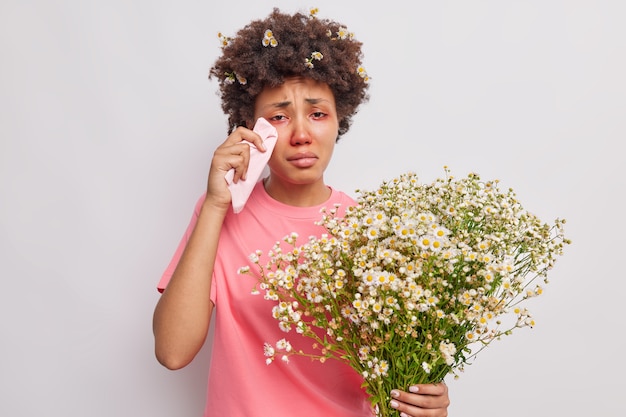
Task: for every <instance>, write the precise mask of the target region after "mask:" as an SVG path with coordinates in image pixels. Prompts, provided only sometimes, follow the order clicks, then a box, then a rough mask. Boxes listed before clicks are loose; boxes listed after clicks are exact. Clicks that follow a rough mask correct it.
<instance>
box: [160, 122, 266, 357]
mask: <svg viewBox="0 0 626 417" xmlns="http://www.w3.org/2000/svg"><path fill="white" fill-rule="evenodd" d="M243 140H247V141H249V142H252V143H254V144H255V145H256V147H257V148H258V149H262V150H264V149H265V148H264V147H263V141H262V139H261V138H260V136H259V135H257V134H256V133H254V132H252V131H251V130H248V129H246V128H243V127H239V128H237V129H236V130H235V131H234V132H233V133H232V134H231V135H230V136H228V138H227V139H226V141H225V142H224V143H223V144H222V145H220V146H219V147H218V148H217V149H216V151H215V154H214V155H213V159H212V161H211V168H210V171H209V178H208V183H207V193H206V198H205V200H204V203H203V204H202V208H201V210H200V213H199V215H198V220H197V223H196V226H195V228H194V230H193V232H192V233H191V236H190V238H189V241H188V242H187V245H186V247H185V250H184V251H183V253H182V256H181V258H180V261H179V263H178V265H177V267H176V269H175V271H174V274H173V275H172V278H171V279H170V281H169V283H168V285H167V287H166V288H165V290H164V291H163V294H162V295H161V298H160V299H159V301H158V302H157V305H156V307H155V310H154V316H153V333H154V339H155V354H156V357H157V360H158V361H159V362H160V363H161V364H162V365H163V366H165V367H166V368H168V369H180V368H183V367H185V366H186V365H188V364H189V363H190V362H191V361H192V360H193V358H194V357H195V356H196V354H197V353H198V352H199V351H200V349H201V348H202V345H203V344H204V341H205V339H206V336H207V333H208V330H209V325H210V321H211V313H212V311H213V303H212V301H211V299H210V294H211V278H212V276H213V267H214V265H215V257H216V253H217V247H218V242H219V236H220V231H221V229H222V223H223V221H224V218H225V216H226V213H227V212H228V210H229V205H230V202H231V196H230V191H229V190H228V186H227V184H226V181H225V179H224V176H225V175H226V173H227V172H228V171H229V170H230V169H231V168H234V169H235V175H234V181H238V180H239V179H242V178H245V175H246V171H247V168H248V163H249V159H250V146H249V145H248V144H246V143H242V141H243Z"/></svg>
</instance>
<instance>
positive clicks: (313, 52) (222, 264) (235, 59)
mask: <svg viewBox="0 0 626 417" xmlns="http://www.w3.org/2000/svg"><path fill="white" fill-rule="evenodd" d="M315 13H316V10H312V12H311V14H309V15H306V14H301V13H295V14H293V15H288V14H284V13H281V12H280V11H279V10H278V9H274V11H273V12H272V13H271V14H270V15H269V16H268V17H267V18H265V19H263V20H256V21H253V22H251V23H249V24H248V25H247V26H245V27H244V28H243V29H241V30H240V31H239V32H238V33H237V35H236V36H235V37H233V38H228V37H225V36H223V35H220V38H221V40H222V42H223V50H222V52H223V53H222V56H221V57H219V58H218V59H217V61H216V63H215V65H214V66H213V67H212V68H211V72H210V77H212V78H213V77H214V78H217V79H218V81H219V84H220V92H221V97H222V108H223V110H224V112H225V113H226V114H227V115H228V117H229V123H230V126H231V128H230V129H229V136H228V137H227V138H226V140H225V141H224V142H223V143H222V144H221V145H220V146H219V147H218V148H217V149H216V150H215V153H214V155H213V159H212V162H211V168H210V172H209V176H208V184H207V190H206V193H205V195H203V196H202V197H201V198H200V200H199V201H198V203H197V205H196V207H195V211H194V215H193V217H192V220H191V222H190V224H189V227H188V229H187V232H186V233H185V235H184V236H183V239H182V241H181V243H180V245H179V247H178V250H177V251H176V253H175V255H174V257H173V259H172V261H171V262H170V265H169V267H168V268H167V270H166V271H165V273H164V274H163V277H162V278H161V281H160V282H159V286H158V288H159V290H160V291H162V295H161V298H160V300H159V302H158V303H157V306H156V308H155V312H154V335H155V351H156V356H157V359H158V360H159V362H160V363H162V364H163V365H164V366H165V367H167V368H169V369H179V368H182V367H184V366H186V365H187V364H189V363H190V362H191V361H192V360H193V358H194V356H195V355H196V354H197V353H198V351H199V350H200V349H201V347H202V345H203V343H204V341H205V339H206V336H207V333H208V329H209V325H210V322H211V317H212V313H213V309H214V308H215V323H214V325H215V333H214V340H213V347H212V355H213V356H212V360H211V369H210V371H209V384H208V393H207V403H206V409H205V413H204V416H205V417H209V416H230V417H238V416H242V417H243V416H251V415H252V416H259V415H272V416H285V417H287V416H289V417H292V416H296V415H303V416H338V417H339V416H341V417H344V416H355V417H356V416H359V417H365V416H371V415H373V412H372V410H371V406H370V404H369V401H368V399H367V395H366V393H365V392H364V390H363V389H362V388H361V382H362V379H361V376H360V375H359V374H357V373H356V372H355V371H354V370H352V369H351V368H350V367H349V366H348V365H345V364H343V363H339V362H338V361H328V362H326V363H323V364H322V363H319V362H316V361H309V360H307V359H306V358H297V359H294V360H292V361H291V362H290V363H289V364H286V363H274V364H272V365H271V366H266V365H265V362H264V357H263V343H264V342H265V341H267V340H272V338H273V339H274V340H278V339H280V338H282V337H284V333H283V332H282V331H281V330H280V329H279V328H278V326H277V323H276V321H275V320H274V319H273V317H272V315H271V309H272V303H268V302H267V301H265V300H264V299H263V298H262V297H254V296H252V295H251V294H250V290H251V288H252V287H253V286H254V283H255V278H254V277H250V276H242V275H238V274H237V270H238V269H239V268H240V267H242V266H244V265H250V266H251V269H254V268H252V267H253V264H252V263H251V261H250V260H249V258H248V257H249V255H250V254H251V253H253V252H254V251H256V250H257V249H263V248H266V249H269V248H271V247H272V246H273V244H274V243H275V242H276V241H277V240H278V239H280V238H282V236H284V235H286V234H288V233H291V232H293V231H297V232H298V234H299V236H302V237H303V238H305V239H306V238H307V237H308V236H310V235H313V234H316V235H319V234H320V233H322V232H323V229H322V228H321V226H318V225H316V224H315V222H316V221H317V220H319V218H320V209H321V208H322V207H329V208H332V207H333V206H334V205H335V204H339V205H340V207H342V208H345V207H346V206H348V205H350V204H353V203H354V201H353V200H352V199H351V198H350V197H349V196H347V195H346V194H344V193H342V192H340V191H338V190H335V189H334V188H332V187H330V186H328V185H327V184H326V183H325V181H324V171H325V170H326V167H327V166H328V164H329V163H330V160H331V157H332V154H333V150H334V146H335V143H336V142H337V141H338V140H339V138H340V136H341V135H343V134H344V133H345V132H346V131H347V130H348V129H349V127H350V124H351V120H352V116H353V115H354V114H355V113H356V111H357V108H358V106H359V105H360V104H361V103H364V102H365V101H367V99H368V96H367V87H368V84H367V82H368V78H367V74H366V72H365V71H364V70H363V69H362V67H361V43H360V42H358V41H357V40H355V39H354V38H353V37H352V35H351V34H350V33H349V32H348V31H347V30H346V28H345V27H344V26H343V25H341V24H340V23H338V22H334V21H330V20H326V19H319V18H317V17H316V16H315ZM259 119H264V120H266V121H268V122H269V123H270V124H271V125H272V126H273V127H274V128H275V129H276V132H277V140H276V143H275V146H274V148H273V151H272V153H271V157H270V158H269V162H268V166H269V171H270V173H269V175H268V176H267V177H266V178H264V179H262V180H260V181H258V182H257V181H256V178H247V174H248V168H249V161H250V155H251V146H253V147H254V148H256V149H258V150H259V152H260V153H261V154H262V153H264V152H268V150H267V149H265V147H264V141H263V139H264V138H263V137H261V135H259V134H257V133H256V132H255V131H253V130H252V128H253V127H254V126H255V124H256V123H257V121H258V120H259ZM266 156H267V155H266ZM229 173H230V175H232V182H234V183H239V182H244V183H245V181H252V182H253V184H252V185H253V190H252V192H251V194H250V196H249V199H248V200H247V202H246V203H245V206H244V207H243V209H242V210H241V211H240V212H235V211H234V210H233V207H232V194H231V190H230V189H229V185H228V184H229V183H228V182H227V181H226V180H225V178H226V176H227V174H229ZM292 344H295V345H296V346H294V347H295V348H296V349H304V350H307V349H310V345H309V342H307V341H306V340H304V338H301V340H298V341H294V340H292ZM398 388H399V389H397V390H393V391H392V393H391V396H392V398H393V399H392V400H391V404H392V407H394V408H396V409H397V410H398V411H400V415H401V416H433V417H434V416H447V407H448V404H449V399H448V391H447V387H446V386H445V384H436V385H432V384H431V385H418V386H413V387H398ZM405 390H406V391H405Z"/></svg>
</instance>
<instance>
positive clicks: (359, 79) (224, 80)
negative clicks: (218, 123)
mask: <svg viewBox="0 0 626 417" xmlns="http://www.w3.org/2000/svg"><path fill="white" fill-rule="evenodd" d="M316 11H317V10H312V11H311V14H310V15H306V14H303V13H301V12H297V13H295V14H293V15H289V14H285V13H281V12H280V10H279V9H278V8H274V9H273V11H272V13H270V15H269V16H268V17H266V18H265V19H262V20H254V21H252V22H250V23H248V24H247V25H246V26H245V27H243V28H242V29H240V30H239V31H238V32H237V34H236V36H235V37H233V38H228V37H225V36H223V35H222V34H219V36H220V38H221V39H222V55H221V56H220V57H219V58H218V59H217V60H216V61H215V64H214V65H213V67H212V68H211V69H210V71H209V79H211V78H213V77H215V78H217V80H218V81H219V89H220V91H219V93H220V95H221V100H222V109H223V110H224V113H225V114H227V115H228V122H229V133H230V132H232V130H233V129H234V128H235V127H236V126H238V125H245V122H246V121H247V120H252V119H253V117H254V103H255V99H256V97H257V95H258V94H259V93H260V92H261V91H262V90H263V88H264V87H265V86H269V87H275V86H278V85H281V84H283V82H284V80H285V78H286V77H293V76H302V77H309V78H312V79H314V80H316V81H321V82H323V83H326V84H327V85H328V86H329V87H330V89H331V90H332V92H333V94H334V96H335V101H336V105H337V115H338V119H339V132H338V136H337V140H339V137H340V136H341V135H343V134H344V133H346V132H347V131H348V129H349V128H350V125H351V123H352V116H354V114H355V113H356V112H357V109H358V107H359V105H360V104H361V103H364V102H366V101H367V100H369V96H368V93H367V89H368V86H369V85H368V76H367V73H366V72H365V71H364V70H363V68H362V67H361V58H362V55H363V54H362V51H361V45H362V43H361V42H359V41H357V40H356V39H354V38H353V37H352V35H351V34H349V33H348V32H347V30H346V28H345V26H344V25H342V24H341V23H339V22H335V21H332V20H329V19H320V18H317V17H315V12H316ZM314 53H315V54H314ZM318 53H319V54H321V59H319V58H320V55H319V54H318Z"/></svg>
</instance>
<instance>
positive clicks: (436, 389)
mask: <svg viewBox="0 0 626 417" xmlns="http://www.w3.org/2000/svg"><path fill="white" fill-rule="evenodd" d="M409 392H413V393H420V394H427V395H445V394H446V393H447V392H448V386H447V385H446V384H445V383H444V382H440V383H438V384H415V385H412V386H410V387H409Z"/></svg>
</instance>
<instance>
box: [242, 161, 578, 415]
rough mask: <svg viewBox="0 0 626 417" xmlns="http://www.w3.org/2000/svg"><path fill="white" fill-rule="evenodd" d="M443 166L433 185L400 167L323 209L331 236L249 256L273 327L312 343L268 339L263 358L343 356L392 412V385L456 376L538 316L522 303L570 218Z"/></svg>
mask: <svg viewBox="0 0 626 417" xmlns="http://www.w3.org/2000/svg"><path fill="white" fill-rule="evenodd" d="M445 172H446V176H445V178H438V179H436V180H435V181H434V182H432V183H430V184H421V183H420V182H419V181H418V178H417V176H416V175H415V174H414V173H406V174H403V175H401V176H399V177H398V178H395V179H393V180H391V181H385V182H383V183H382V185H381V186H380V187H379V188H378V189H376V190H374V191H361V190H357V193H358V197H357V198H356V203H357V204H356V205H354V206H351V207H348V208H347V209H346V211H345V215H343V216H339V215H338V214H337V213H338V211H337V209H338V207H334V208H333V209H331V210H326V211H323V213H322V215H321V220H320V224H321V225H323V226H324V227H325V229H326V230H327V232H328V233H327V234H323V235H322V236H319V237H310V238H309V239H308V241H307V243H305V244H303V245H300V246H296V244H295V242H296V238H297V235H296V234H291V235H289V236H286V237H285V238H284V239H283V241H284V242H286V244H287V247H288V248H289V249H288V250H286V249H284V244H282V243H281V242H280V241H279V242H277V243H276V245H275V246H274V247H273V248H272V249H271V250H270V251H269V252H268V254H267V257H268V258H269V260H268V261H267V262H262V261H261V258H262V257H263V253H262V252H261V251H257V252H256V253H254V254H252V255H251V258H252V259H253V261H254V263H255V264H256V265H257V266H258V268H259V272H260V277H261V278H260V283H259V287H258V288H259V289H260V290H261V291H263V292H264V296H265V298H266V299H268V300H272V301H274V302H275V303H276V305H275V307H274V308H273V316H274V318H275V319H276V320H277V321H278V325H279V326H280V328H281V329H282V330H284V331H285V332H289V331H291V330H292V329H295V331H296V332H297V333H299V334H301V335H302V336H304V337H306V338H310V339H311V340H312V351H310V352H304V351H295V350H294V349H292V348H291V344H290V342H289V341H288V340H287V339H286V338H285V339H281V340H279V341H277V342H275V343H272V344H270V343H265V346H264V352H265V356H266V362H267V363H268V365H269V364H271V363H272V362H273V361H274V359H275V358H277V357H279V358H282V360H285V361H288V358H289V356H291V355H303V356H308V357H311V358H314V359H317V360H320V361H325V360H327V359H330V358H334V359H338V360H341V361H344V362H346V363H348V364H349V365H350V366H351V367H352V368H353V369H355V370H356V371H357V372H359V373H360V374H361V375H362V376H363V381H364V387H365V389H366V391H367V392H368V394H369V395H370V400H371V403H372V405H373V407H374V409H375V410H376V412H377V415H378V416H381V417H383V416H389V415H391V413H392V411H395V410H392V409H391V408H390V407H389V405H388V404H389V400H390V398H389V393H390V391H391V390H392V389H394V388H403V387H408V386H409V385H410V384H415V383H431V382H440V381H442V380H443V379H444V377H445V376H447V375H448V374H454V375H455V376H457V375H458V372H459V371H462V370H463V368H464V366H465V365H466V364H469V363H470V361H471V359H472V358H473V357H474V356H475V355H476V354H477V353H478V352H479V351H480V350H482V349H484V348H485V347H486V346H488V345H489V344H490V343H491V342H493V341H494V340H497V339H499V338H501V337H502V336H503V335H509V334H511V332H512V331H513V330H514V329H517V328H522V327H527V326H530V327H532V326H533V325H534V320H533V317H532V315H531V313H530V311H529V310H528V309H527V308H525V306H524V302H525V300H527V299H529V298H532V297H536V296H538V295H540V294H541V292H542V286H541V285H542V283H547V273H548V271H549V270H550V269H551V268H552V267H553V265H554V263H555V260H556V258H557V256H559V255H562V253H563V248H564V245H565V244H568V243H570V241H569V240H568V239H566V238H565V236H564V233H563V224H564V223H565V220H561V219H556V220H555V221H554V223H553V224H547V223H543V222H542V221H541V220H540V219H539V218H537V217H536V216H535V215H533V214H531V213H530V212H528V211H526V210H525V209H524V208H523V207H522V205H521V204H520V203H519V202H518V201H517V199H516V195H515V193H514V191H513V190H511V189H508V190H507V191H505V192H503V191H501V190H499V188H498V181H482V180H481V179H480V177H479V175H477V174H469V175H468V176H467V177H465V178H461V179H455V178H454V177H453V176H451V175H450V172H449V170H448V169H447V167H446V168H445ZM239 272H240V273H249V272H250V271H249V268H242V269H241V270H240V271H239ZM257 291H258V289H257Z"/></svg>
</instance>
